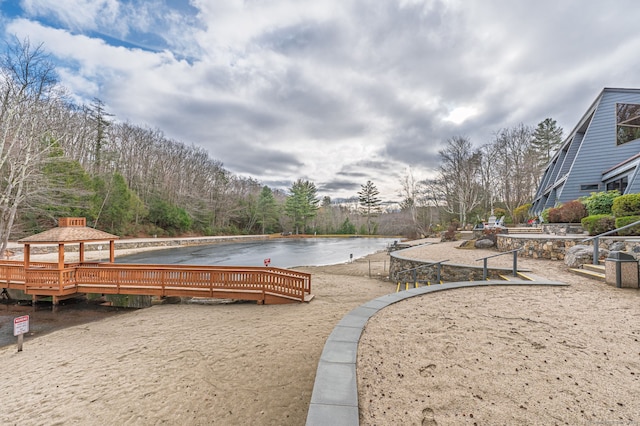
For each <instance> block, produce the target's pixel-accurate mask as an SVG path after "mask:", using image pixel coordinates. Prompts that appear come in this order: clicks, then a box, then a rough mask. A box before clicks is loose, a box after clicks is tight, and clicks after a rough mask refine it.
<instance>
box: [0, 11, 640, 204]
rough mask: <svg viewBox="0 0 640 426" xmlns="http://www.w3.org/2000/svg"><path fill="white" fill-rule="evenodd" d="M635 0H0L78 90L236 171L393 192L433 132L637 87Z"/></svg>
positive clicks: (478, 129)
mask: <svg viewBox="0 0 640 426" xmlns="http://www.w3.org/2000/svg"><path fill="white" fill-rule="evenodd" d="M639 17H640V4H639V3H638V2H637V1H636V0H616V1H607V2H605V1H599V0H592V1H584V0H536V1H527V0H522V1H517V0H483V1H472V0H426V1H419V0H368V1H365V0H322V1H317V0H316V1H304V0H297V1H296V0H289V1H286V0H273V1H270V0H245V1H242V0H190V1H187V0H126V1H115V0H0V34H2V37H3V39H5V40H9V39H10V37H12V36H13V35H16V36H17V37H18V38H20V39H24V38H25V37H28V38H29V40H30V42H31V43H32V44H39V43H44V48H45V50H47V51H48V52H49V53H50V54H51V55H52V59H54V60H55V63H56V66H57V70H58V73H59V76H60V80H61V83H62V84H63V85H64V86H65V87H66V88H67V89H68V90H69V91H70V92H71V93H72V94H73V96H74V97H75V98H76V100H77V101H78V102H81V103H87V104H88V103H90V101H91V99H92V98H94V97H97V98H100V99H101V100H102V101H103V102H104V103H105V105H106V109H107V111H108V112H110V113H112V114H115V119H117V120H120V121H129V122H132V123H135V124H137V125H141V126H150V127H152V128H159V129H161V130H162V131H164V133H165V135H166V136H168V137H170V138H173V139H175V140H178V141H181V142H184V143H185V144H187V145H191V144H195V145H199V146H202V147H205V148H206V149H207V150H208V151H209V153H210V154H211V157H212V158H214V159H216V160H220V161H221V162H223V164H224V167H225V168H226V169H228V170H230V171H232V172H234V173H236V174H238V175H241V176H247V177H253V178H255V179H258V180H259V181H260V182H262V183H263V184H266V185H269V186H271V187H278V188H285V189H286V188H288V187H290V186H291V183H292V182H293V181H294V180H296V179H298V178H303V179H309V180H311V181H313V182H314V183H315V184H316V186H317V187H318V188H319V192H320V195H322V196H324V195H329V196H331V197H332V198H339V197H350V196H354V195H355V194H356V193H357V191H358V190H360V188H361V185H363V184H364V183H366V181H367V180H372V181H373V182H374V183H375V184H376V186H377V187H378V189H379V190H380V191H381V193H382V195H383V197H384V198H385V199H395V198H398V191H399V190H400V186H401V185H400V179H401V177H402V176H406V175H407V173H408V172H409V170H410V171H411V172H412V173H413V175H414V176H415V177H416V178H418V179H419V178H423V177H428V176H429V175H430V174H432V173H433V170H435V169H436V168H437V166H438V150H439V149H441V148H442V147H443V144H444V143H446V141H447V139H448V138H451V137H453V136H466V137H468V138H469V139H470V140H471V141H472V143H474V144H475V145H478V146H479V145H482V144H485V143H488V142H491V141H492V139H493V135H494V134H495V132H497V131H498V130H500V129H502V128H507V127H512V126H516V125H518V124H519V123H524V124H526V125H531V126H536V125H537V124H538V123H539V122H540V121H542V120H544V119H545V118H547V117H551V118H554V119H556V120H557V122H558V124H559V125H560V126H561V127H563V128H564V130H565V134H566V133H568V132H569V131H571V130H572V128H573V127H574V126H575V125H576V123H577V121H578V120H579V119H580V117H581V116H582V114H583V113H584V112H585V111H586V109H587V108H588V107H589V105H590V104H591V103H592V102H593V100H594V99H595V98H596V97H597V95H598V94H599V93H600V91H601V90H602V88H604V87H634V88H637V87H640V82H639V81H638V80H639V79H640V55H638V52H640V31H639V30H638V18H639Z"/></svg>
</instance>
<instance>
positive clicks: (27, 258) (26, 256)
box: [23, 244, 31, 271]
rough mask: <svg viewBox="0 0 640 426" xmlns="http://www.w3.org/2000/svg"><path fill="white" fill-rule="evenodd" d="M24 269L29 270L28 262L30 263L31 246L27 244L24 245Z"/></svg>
mask: <svg viewBox="0 0 640 426" xmlns="http://www.w3.org/2000/svg"><path fill="white" fill-rule="evenodd" d="M23 253H24V269H25V271H26V270H27V269H29V262H30V261H31V246H30V245H29V244H25V245H24V250H23Z"/></svg>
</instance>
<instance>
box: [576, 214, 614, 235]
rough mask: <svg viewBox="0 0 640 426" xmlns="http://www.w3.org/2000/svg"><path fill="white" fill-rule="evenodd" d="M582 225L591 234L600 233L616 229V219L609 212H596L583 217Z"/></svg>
mask: <svg viewBox="0 0 640 426" xmlns="http://www.w3.org/2000/svg"><path fill="white" fill-rule="evenodd" d="M580 223H582V227H583V228H584V229H586V230H587V231H588V232H589V235H598V234H602V233H603V232H607V231H612V230H614V229H616V219H615V218H614V217H613V216H611V215H608V214H596V215H592V216H587V217H585V218H582V220H581V221H580Z"/></svg>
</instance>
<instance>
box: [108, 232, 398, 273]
mask: <svg viewBox="0 0 640 426" xmlns="http://www.w3.org/2000/svg"><path fill="white" fill-rule="evenodd" d="M394 241H397V239H393V238H281V239H275V240H267V241H265V240H261V241H250V242H241V243H220V244H211V245H205V246H187V247H178V248H172V249H162V250H154V251H146V252H141V253H136V254H132V255H129V256H121V257H118V258H116V262H118V263H162V264H167V265H171V264H185V265H220V266H264V260H265V259H271V263H270V266H273V267H277V268H292V267H296V266H322V265H333V264H337V263H345V262H348V261H350V260H351V259H357V258H360V257H364V256H366V255H368V254H371V253H375V252H378V251H380V250H384V249H386V247H387V246H389V245H390V244H393V242H394Z"/></svg>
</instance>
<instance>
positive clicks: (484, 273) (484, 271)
mask: <svg viewBox="0 0 640 426" xmlns="http://www.w3.org/2000/svg"><path fill="white" fill-rule="evenodd" d="M520 250H522V247H520V248H519V249H514V250H509V251H505V252H502V253H498V254H494V255H491V256H486V257H481V258H480V259H476V262H477V261H479V260H483V261H484V265H483V267H482V281H486V280H487V275H488V274H487V271H488V269H489V268H488V266H487V263H488V262H487V260H489V259H491V258H492V257H498V256H503V255H505V254H509V253H513V276H514V277H517V276H518V252H519V251H520Z"/></svg>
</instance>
